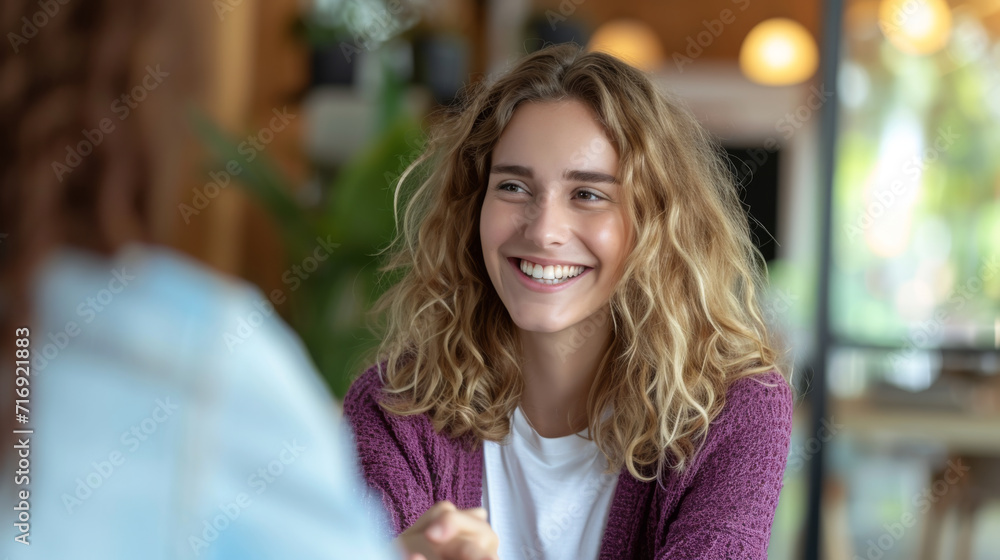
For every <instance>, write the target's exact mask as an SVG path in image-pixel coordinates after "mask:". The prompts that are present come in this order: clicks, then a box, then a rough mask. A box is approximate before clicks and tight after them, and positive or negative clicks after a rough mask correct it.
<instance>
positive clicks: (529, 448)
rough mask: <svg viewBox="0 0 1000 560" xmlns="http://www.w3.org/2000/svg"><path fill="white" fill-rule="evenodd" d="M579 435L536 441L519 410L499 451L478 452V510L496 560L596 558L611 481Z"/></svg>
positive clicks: (492, 446)
mask: <svg viewBox="0 0 1000 560" xmlns="http://www.w3.org/2000/svg"><path fill="white" fill-rule="evenodd" d="M586 434H587V430H584V431H582V432H580V433H579V434H574V435H569V436H565V437H559V438H544V437H542V436H540V435H538V432H536V431H535V430H534V428H532V427H531V426H530V425H529V424H528V421H527V419H526V418H525V416H524V413H523V412H522V411H521V408H520V407H518V408H517V409H516V410H515V411H514V415H513V419H512V426H511V431H510V434H509V435H508V437H507V439H506V440H505V441H504V443H503V444H498V443H495V442H491V441H487V442H485V446H484V449H483V459H484V462H485V465H484V467H485V468H484V469H483V507H484V508H486V511H487V512H489V520H490V525H491V526H492V527H493V530H494V531H495V532H496V534H497V536H498V537H499V538H500V550H499V553H500V560H515V559H517V560H562V559H566V560H571V559H572V560H584V559H590V558H594V559H596V558H597V557H598V554H599V552H600V547H601V538H602V537H603V536H604V527H605V525H606V523H607V520H608V512H609V511H610V510H611V499H612V497H613V496H614V492H615V487H616V486H617V483H618V475H617V474H604V470H605V468H606V467H607V459H605V457H604V455H603V454H602V453H601V452H600V451H599V450H598V449H597V445H596V444H595V443H594V442H593V441H590V440H588V439H585V438H583V437H580V436H585V435H586Z"/></svg>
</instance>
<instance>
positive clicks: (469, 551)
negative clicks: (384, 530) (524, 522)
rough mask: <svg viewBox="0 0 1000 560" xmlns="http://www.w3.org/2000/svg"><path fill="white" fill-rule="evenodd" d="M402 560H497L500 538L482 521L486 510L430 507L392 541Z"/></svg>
mask: <svg viewBox="0 0 1000 560" xmlns="http://www.w3.org/2000/svg"><path fill="white" fill-rule="evenodd" d="M395 542H396V544H397V545H398V546H400V547H402V549H403V550H405V551H406V556H405V558H406V560H499V556H497V547H498V546H499V545H500V539H499V538H498V537H497V535H496V533H494V532H493V529H492V528H491V527H490V525H489V523H487V522H486V510H485V509H483V508H472V509H466V510H460V509H458V508H456V507H455V504H453V503H451V502H448V501H444V502H438V503H436V504H434V505H433V506H432V507H431V508H430V509H429V510H427V511H426V512H424V514H423V515H421V516H420V519H417V521H416V522H415V523H414V524H413V525H411V526H410V527H409V528H408V529H407V530H406V531H403V534H401V535H399V537H397V538H396V540H395Z"/></svg>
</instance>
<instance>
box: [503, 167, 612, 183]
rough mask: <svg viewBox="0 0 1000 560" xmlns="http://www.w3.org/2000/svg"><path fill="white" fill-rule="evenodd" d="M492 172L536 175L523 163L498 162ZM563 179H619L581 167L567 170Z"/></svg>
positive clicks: (531, 176) (587, 181) (522, 175)
mask: <svg viewBox="0 0 1000 560" xmlns="http://www.w3.org/2000/svg"><path fill="white" fill-rule="evenodd" d="M490 172H491V173H505V174H508V175H516V176H518V177H525V178H527V179H533V178H534V177H535V174H534V172H533V171H532V170H531V168H530V167H525V166H523V165H506V164H497V165H494V166H493V167H492V168H490ZM563 179H566V180H567V181H578V182H580V183H609V184H613V185H617V184H619V183H618V179H616V178H615V177H614V176H612V175H608V174H607V173H601V172H600V171H583V170H580V169H573V170H569V169H568V170H566V171H564V172H563Z"/></svg>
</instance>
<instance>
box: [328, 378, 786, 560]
mask: <svg viewBox="0 0 1000 560" xmlns="http://www.w3.org/2000/svg"><path fill="white" fill-rule="evenodd" d="M755 377H756V378H757V379H759V380H760V381H762V382H765V383H768V384H770V385H776V386H775V387H766V386H762V385H761V384H760V383H758V382H757V381H755V380H754V379H753V378H743V379H740V380H739V381H737V382H736V383H734V384H733V385H732V386H731V387H730V389H729V392H728V394H727V396H726V399H727V400H726V406H725V408H724V409H723V411H722V412H721V413H720V414H719V416H718V417H717V418H716V420H715V421H713V422H712V425H711V428H710V430H709V435H708V439H707V440H706V442H705V446H704V448H703V449H702V451H701V452H700V453H699V454H698V455H697V456H696V457H695V458H694V460H693V462H692V463H691V464H690V467H689V470H688V471H686V473H685V474H684V475H683V476H681V475H677V474H676V473H675V472H674V471H670V475H669V476H668V477H667V478H666V479H665V480H664V484H663V486H662V487H661V486H660V485H658V484H657V483H656V482H655V481H653V482H648V483H647V482H641V481H639V480H636V479H635V478H634V477H632V476H631V474H629V472H628V469H624V468H623V469H622V471H621V472H620V474H619V476H618V486H617V488H616V489H615V494H614V497H613V498H612V502H611V511H610V514H609V517H608V522H607V526H606V528H605V531H604V537H603V539H602V542H601V549H600V559H601V560H608V559H612V558H621V559H656V560H661V559H669V560H683V559H692V560H693V559H697V560H715V559H719V560H744V559H761V560H764V559H766V558H767V545H768V540H769V539H770V536H771V524H772V522H773V521H774V512H775V509H776V508H777V505H778V495H779V493H780V492H781V488H782V486H783V485H784V482H783V475H784V470H785V462H786V460H787V458H788V447H789V443H790V438H791V430H792V393H791V390H790V388H789V386H788V383H787V382H786V381H785V380H784V379H783V378H782V377H781V376H780V375H779V374H778V373H777V372H774V371H771V372H768V373H765V374H760V375H757V376H755ZM381 387H382V381H381V379H380V377H379V375H378V371H377V369H376V367H375V366H372V367H371V368H369V369H368V370H367V371H366V372H365V373H364V374H362V375H361V376H360V377H359V378H358V379H357V380H356V381H355V382H354V384H353V385H352V386H351V388H350V390H349V391H348V393H347V395H346V397H345V400H344V415H345V417H346V418H347V419H348V422H349V423H350V425H351V428H352V430H353V432H354V441H355V445H356V446H357V451H358V456H359V458H360V461H361V471H362V473H363V475H364V478H365V479H366V481H367V483H368V486H369V487H370V488H371V489H372V490H373V491H374V492H375V493H376V494H377V495H380V496H381V498H382V503H383V505H384V506H385V508H386V510H387V511H388V513H389V517H391V520H392V525H393V529H394V531H395V532H394V535H399V533H402V532H403V531H404V530H405V529H406V528H407V527H409V526H410V525H411V524H413V522H415V521H416V520H417V519H418V518H419V517H420V516H421V515H422V514H423V513H424V512H425V511H427V509H429V508H430V507H431V506H432V505H434V503H435V502H438V501H441V500H448V501H451V502H452V503H454V504H455V505H456V506H457V507H458V508H459V509H468V508H473V507H480V505H481V502H482V495H483V451H482V446H481V445H480V446H478V447H477V448H476V450H475V451H472V450H471V447H470V446H469V445H468V444H469V438H465V439H463V440H458V439H451V438H448V437H447V436H445V435H443V434H439V433H435V431H434V429H433V427H432V426H431V422H430V419H429V418H428V417H427V415H425V414H419V415H412V416H397V415H394V414H389V413H387V412H385V411H384V410H382V408H381V407H379V406H378V404H377V400H378V399H379V397H380V394H381Z"/></svg>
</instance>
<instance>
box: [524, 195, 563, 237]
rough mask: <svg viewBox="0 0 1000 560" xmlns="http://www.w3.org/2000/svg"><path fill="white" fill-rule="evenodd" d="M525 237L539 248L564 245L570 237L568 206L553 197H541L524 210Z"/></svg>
mask: <svg viewBox="0 0 1000 560" xmlns="http://www.w3.org/2000/svg"><path fill="white" fill-rule="evenodd" d="M523 219H524V222H525V227H524V236H525V237H526V238H527V239H529V240H531V241H533V242H534V243H535V244H536V245H538V246H539V247H545V246H548V245H551V244H553V243H556V244H563V243H565V242H566V241H567V240H568V238H569V235H570V229H571V228H570V223H569V220H570V217H569V214H568V210H567V208H566V205H565V204H563V203H562V202H561V201H559V200H555V199H553V197H539V198H538V199H536V200H534V201H532V203H530V204H528V205H526V206H525V208H524V215H523Z"/></svg>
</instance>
